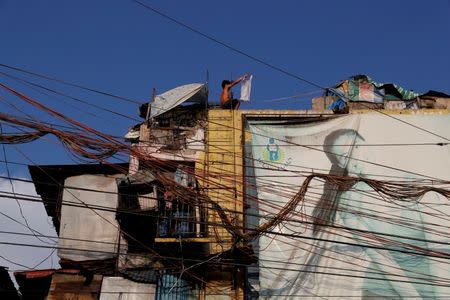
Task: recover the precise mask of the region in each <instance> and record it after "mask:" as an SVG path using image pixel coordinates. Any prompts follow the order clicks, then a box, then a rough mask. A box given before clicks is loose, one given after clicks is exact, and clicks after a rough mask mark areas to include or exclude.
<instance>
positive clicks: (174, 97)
mask: <svg viewBox="0 0 450 300" xmlns="http://www.w3.org/2000/svg"><path fill="white" fill-rule="evenodd" d="M205 99H206V88H205V85H204V84H203V83H191V84H186V85H182V86H179V87H176V88H174V89H171V90H169V91H167V92H164V93H162V94H161V95H157V96H156V97H155V99H154V101H153V102H151V110H150V117H151V118H154V117H156V116H159V115H160V114H163V113H165V112H167V111H169V110H171V109H172V108H174V107H176V106H178V105H180V104H182V103H183V102H185V101H188V100H190V101H194V100H195V101H197V102H199V101H202V100H205Z"/></svg>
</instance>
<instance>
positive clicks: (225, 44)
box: [131, 0, 450, 141]
mask: <svg viewBox="0 0 450 300" xmlns="http://www.w3.org/2000/svg"><path fill="white" fill-rule="evenodd" d="M131 1H133V2H135V3H137V4H138V5H140V6H141V7H144V8H145V9H147V10H149V11H151V12H153V13H155V14H157V15H159V16H161V17H163V18H165V19H167V20H169V21H171V22H173V23H175V24H177V25H179V26H181V27H183V28H185V29H187V30H189V31H191V32H193V33H195V34H198V35H200V36H202V37H204V38H206V39H208V40H210V41H212V42H214V43H216V44H219V45H221V46H223V47H225V48H227V49H229V50H231V51H233V52H235V53H238V54H240V55H242V56H245V57H247V58H249V59H251V60H253V61H255V62H257V63H260V64H262V65H264V66H266V67H268V68H270V69H273V70H275V71H278V72H280V73H282V74H284V75H287V76H289V77H291V78H294V79H297V80H299V81H301V82H304V83H307V84H309V85H312V86H314V87H316V88H319V89H321V90H323V91H328V90H329V89H328V88H326V87H324V86H322V85H320V84H318V83H315V82H313V81H311V80H308V79H306V78H305V77H303V76H300V75H297V74H294V73H292V72H290V71H288V70H286V69H284V68H281V67H278V66H276V65H274V64H271V63H268V62H267V61H265V60H263V59H260V58H257V57H256V56H254V55H251V54H249V53H247V52H246V51H243V50H240V49H238V48H236V47H234V46H231V45H230V44H229V43H226V42H223V41H221V40H220V39H218V38H216V37H214V36H212V35H210V34H207V33H205V32H203V31H201V30H199V29H196V28H194V27H193V26H191V25H188V24H186V23H184V22H182V21H180V20H178V19H176V18H174V17H172V16H170V15H168V14H166V13H164V12H162V11H161V10H159V9H156V8H155V7H153V6H151V5H149V4H147V3H144V2H142V1H139V0H131ZM344 98H346V99H347V100H350V99H349V98H348V97H344ZM362 104H363V106H365V107H366V108H368V109H370V110H373V111H376V112H379V113H381V114H382V115H385V116H387V117H389V118H392V119H395V120H397V121H399V122H402V123H404V124H407V125H409V126H412V127H414V128H416V129H418V130H421V131H424V132H427V133H429V134H431V135H434V136H436V137H439V138H441V139H444V140H447V141H450V139H449V138H447V137H444V136H442V135H439V134H436V133H434V132H432V131H430V130H427V129H425V128H422V127H419V126H417V125H414V124H412V123H409V122H406V121H404V120H402V119H399V118H396V117H394V116H392V115H389V114H386V113H384V112H381V111H380V110H377V109H373V108H372V107H370V106H368V105H364V103H362Z"/></svg>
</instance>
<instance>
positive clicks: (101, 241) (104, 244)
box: [58, 175, 119, 261]
mask: <svg viewBox="0 0 450 300" xmlns="http://www.w3.org/2000/svg"><path fill="white" fill-rule="evenodd" d="M62 201H63V203H62V206H61V227H60V239H59V241H58V245H59V247H60V248H59V249H58V256H59V257H60V258H63V259H69V260H74V261H84V260H97V259H107V258H112V257H115V256H116V253H117V244H118V243H117V240H118V235H119V234H118V232H119V229H118V223H117V221H116V212H115V210H116V209H117V203H118V195H117V184H116V180H115V178H113V177H107V176H101V175H81V176H74V177H69V178H67V179H66V180H65V182H64V191H63V197H62ZM87 207H91V208H96V207H101V208H102V210H99V209H89V208H87ZM105 208H106V209H108V208H109V209H111V211H107V210H105Z"/></svg>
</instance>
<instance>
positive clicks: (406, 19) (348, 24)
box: [0, 0, 450, 264]
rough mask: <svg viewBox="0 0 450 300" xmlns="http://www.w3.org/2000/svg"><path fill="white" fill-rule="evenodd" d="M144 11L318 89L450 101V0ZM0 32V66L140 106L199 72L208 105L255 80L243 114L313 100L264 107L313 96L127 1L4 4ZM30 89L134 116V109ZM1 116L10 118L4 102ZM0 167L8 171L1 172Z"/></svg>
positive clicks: (121, 127) (112, 120)
mask: <svg viewBox="0 0 450 300" xmlns="http://www.w3.org/2000/svg"><path fill="white" fill-rule="evenodd" d="M142 1H146V0H142ZM147 3H149V4H150V5H153V6H155V7H156V8H158V9H160V10H162V11H163V12H165V13H167V14H169V15H171V16H173V17H175V18H177V19H179V20H181V21H183V22H185V23H187V24H189V25H191V26H193V27H195V28H197V29H199V30H201V31H203V32H205V33H208V34H210V35H213V36H215V37H217V38H218V39H220V40H222V41H224V42H226V43H229V44H231V45H233V46H234V47H236V48H238V49H241V50H243V51H245V52H248V53H249V54H251V55H254V56H256V57H258V58H261V59H263V60H265V61H267V62H269V63H271V64H274V65H276V66H279V67H282V68H284V69H286V70H288V71H290V72H292V73H294V74H298V75H300V76H302V77H305V78H307V79H309V80H311V81H314V82H316V83H318V84H320V85H323V86H330V85H333V84H335V83H336V82H338V81H339V80H341V79H345V78H347V77H348V76H350V75H354V74H357V73H365V74H368V75H369V76H371V77H372V78H373V79H374V80H377V81H379V82H395V83H398V84H400V85H402V86H404V87H405V88H408V89H413V90H415V91H419V92H425V91H427V90H429V89H433V90H438V91H443V92H446V93H450V2H449V1H448V0H436V1H418V0H414V1H392V0H391V1H375V2H374V1H350V0H347V1H332V0H329V1H320V0H318V1H294V0H291V1H226V2H225V1H221V2H219V1H206V0H203V1H148V2H147ZM0 33H1V47H0V54H1V55H0V58H1V59H0V63H4V64H9V65H14V66H18V67H23V68H26V69H29V70H32V71H35V72H40V73H45V74H49V75H52V76H54V77H57V78H60V79H63V80H66V81H70V82H76V83H79V84H83V85H86V86H89V87H93V88H97V89H101V90H105V91H110V92H112V93H115V94H119V95H123V96H127V97H130V98H133V99H139V100H142V101H144V100H145V99H148V98H149V97H150V94H151V90H152V88H156V89H157V91H160V92H162V91H165V90H167V89H170V88H172V87H175V86H177V85H181V84H185V83H191V82H202V81H205V77H206V70H208V71H209V74H210V90H211V100H216V99H217V98H218V93H219V92H220V82H221V81H222V79H227V78H230V77H237V76H238V75H241V74H243V73H245V72H250V73H252V74H254V84H253V94H252V96H253V101H252V102H251V103H250V104H244V105H243V106H242V108H244V109H245V108H268V107H270V108H306V107H308V106H309V99H310V96H304V97H302V98H301V99H297V100H289V101H285V102H282V101H266V100H270V99H274V98H279V97H286V96H291V95H296V94H306V93H309V92H314V91H317V88H314V87H312V86H309V85H307V84H305V83H302V82H299V81H298V80H295V79H292V78H289V77H287V76H286V75H283V74H280V73H278V72H276V71H274V70H271V69H268V68H267V67H265V66H262V65H260V64H258V63H256V62H254V61H251V60H249V59H248V58H245V57H242V56H240V55H237V54H235V53H233V52H231V51H230V50H228V49H225V48H223V47H222V46H220V45H217V44H214V43H212V42H211V41H208V40H205V39H204V38H202V37H200V36H198V35H196V34H194V33H192V32H189V31H186V30H185V29H184V28H181V27H180V26H178V25H176V24H173V23H171V22H169V21H167V20H165V19H163V18H162V17H160V16H158V15H155V14H154V13H152V12H150V11H148V10H145V9H144V8H142V7H141V6H139V5H137V4H136V3H134V2H133V1H131V0H96V1H92V0H89V1H88V0H77V1H57V0H52V1H50V0H39V1H25V0H0ZM1 71H5V69H1ZM8 72H9V71H8ZM15 74H18V73H15ZM27 78H28V79H31V77H27ZM1 81H2V82H6V83H8V84H11V85H13V86H14V87H15V88H17V89H19V90H21V91H23V92H24V93H27V94H28V95H30V96H33V97H35V98H36V99H38V100H40V101H42V102H43V103H46V104H47V105H49V106H52V107H54V108H56V109H57V110H60V111H62V112H64V113H66V114H68V115H69V116H72V117H74V118H76V119H78V120H80V121H82V122H86V123H87V124H89V125H91V126H93V127H95V128H97V129H100V130H104V131H106V132H108V133H112V134H116V135H123V134H124V133H125V132H126V131H127V128H128V127H130V126H131V125H133V124H134V123H136V122H135V121H132V120H127V119H121V118H118V117H116V116H112V115H110V114H108V113H105V112H101V111H96V110H93V109H91V108H86V107H85V106H84V105H80V104H73V103H72V104H70V105H68V104H66V103H64V102H62V100H61V99H59V98H58V97H48V96H46V95H43V94H41V93H38V92H36V91H34V90H32V89H30V88H27V87H24V86H21V85H19V84H17V83H14V82H13V81H11V80H5V79H4V78H3V77H2V79H1ZM38 82H39V83H45V84H47V85H49V86H52V87H54V88H58V89H60V90H62V91H64V92H65V93H68V94H70V95H72V96H75V97H80V98H82V99H84V100H86V101H90V102H92V103H95V104H98V105H102V106H105V107H108V108H109V109H111V110H117V111H120V112H122V113H125V114H128V115H130V116H132V117H137V112H138V106H137V105H132V104H125V103H120V102H117V101H116V100H114V99H111V98H107V97H100V96H95V95H92V94H88V93H83V92H80V91H78V90H76V89H69V88H67V87H64V86H60V85H55V84H51V83H48V82H45V81H38ZM316 94H317V93H316ZM0 97H2V99H7V100H8V101H10V102H12V103H14V104H15V105H18V106H19V107H20V108H21V109H22V110H24V111H27V112H29V113H32V114H34V115H35V116H37V117H39V118H44V115H43V114H41V113H36V112H35V110H34V109H30V108H27V106H26V105H25V104H23V103H20V102H19V100H18V99H16V98H14V97H11V96H10V95H8V94H6V93H5V92H2V91H0ZM64 101H67V100H64ZM0 107H1V109H2V110H3V111H7V112H11V113H14V109H12V108H10V107H8V106H6V105H5V104H4V103H2V101H0ZM92 114H94V115H95V117H94V116H93V115H92ZM45 118H46V117H45ZM46 119H48V120H50V119H49V118H46ZM6 148H7V154H8V159H10V160H12V161H22V162H26V163H30V162H29V161H27V160H26V159H25V158H24V157H23V156H22V155H21V154H19V153H18V151H17V148H15V146H7V147H6ZM18 148H19V149H20V150H21V151H23V152H24V153H26V154H27V155H28V156H29V157H30V158H31V159H32V160H33V161H34V162H36V163H39V164H56V163H70V162H71V160H70V159H69V158H68V156H67V155H66V154H64V150H63V148H61V147H59V146H57V143H56V142H55V141H48V140H45V141H41V142H35V143H32V144H29V145H21V146H18ZM1 168H2V169H1V172H2V173H3V174H4V173H5V169H4V165H2V166H1ZM11 169H12V172H13V175H15V176H27V173H26V169H24V168H21V167H18V166H11ZM0 205H1V204H0ZM0 264H1V261H0Z"/></svg>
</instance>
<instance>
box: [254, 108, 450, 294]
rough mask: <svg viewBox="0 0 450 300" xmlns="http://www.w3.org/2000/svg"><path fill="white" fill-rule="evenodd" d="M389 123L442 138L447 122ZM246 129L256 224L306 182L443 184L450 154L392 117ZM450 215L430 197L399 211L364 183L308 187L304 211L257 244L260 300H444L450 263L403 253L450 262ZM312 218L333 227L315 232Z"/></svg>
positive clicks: (440, 118)
mask: <svg viewBox="0 0 450 300" xmlns="http://www.w3.org/2000/svg"><path fill="white" fill-rule="evenodd" d="M394 117H395V118H398V119H401V120H402V121H404V122H407V123H411V124H414V125H415V126H419V127H421V128H424V129H427V130H430V131H432V132H435V133H437V134H440V135H442V136H447V135H448V128H450V118H449V115H448V114H447V115H439V114H428V115H427V114H425V113H424V114H415V115H395V116H394ZM249 127H250V131H251V134H252V135H251V144H250V147H251V153H252V156H253V162H254V165H253V166H249V167H248V168H247V169H248V170H250V169H251V170H250V171H251V172H254V175H255V177H254V178H255V179H254V182H248V184H247V189H251V186H252V184H255V185H256V191H255V192H256V194H257V196H258V202H257V205H256V204H255V202H254V201H253V203H252V200H251V199H250V200H247V201H248V202H249V203H248V204H250V205H253V206H255V205H256V206H257V210H258V212H259V214H260V216H261V217H260V220H259V222H260V223H263V222H265V221H266V220H265V218H264V217H266V216H271V215H274V214H275V213H277V212H278V211H279V209H280V207H281V206H282V205H284V204H285V203H286V202H288V201H289V200H290V199H291V198H292V196H294V194H295V193H297V192H298V190H299V187H300V186H301V184H302V183H303V180H304V178H305V177H304V175H305V174H310V173H311V172H318V173H325V174H337V175H350V176H359V177H366V178H372V179H379V180H388V181H394V180H397V181H398V180H407V181H414V180H417V179H419V178H422V175H424V176H430V177H433V178H440V179H444V180H450V171H449V170H450V155H449V151H450V146H448V145H446V146H445V145H444V146H439V145H419V144H423V143H436V142H444V141H445V140H443V139H441V138H438V137H436V136H433V135H431V134H430V133H426V132H423V131H420V130H418V129H417V128H414V127H412V126H410V125H408V124H406V123H402V122H399V121H398V120H395V119H394V118H390V117H389V116H384V115H380V114H376V113H373V114H372V113H371V114H362V115H347V116H342V117H339V118H334V119H329V120H325V121H318V122H314V123H307V124H293V125H287V124H283V123H281V122H280V123H278V124H277V123H276V122H269V123H268V121H267V120H265V121H260V122H258V121H252V122H250V124H249ZM389 144H391V146H388V145H389ZM392 144H396V145H392ZM398 144H408V145H404V146H399V145H398ZM412 144H416V145H415V146H413V145H412ZM377 145H379V146H377ZM385 166H388V167H385ZM252 178H253V177H250V180H252ZM429 184H430V183H429ZM446 188H448V185H447V186H446ZM248 192H250V193H252V192H253V193H254V191H248ZM324 207H327V209H324ZM302 213H305V214H302ZM449 214H450V206H449V202H448V199H446V198H444V197H442V196H440V195H439V194H436V193H433V192H429V193H427V194H425V195H424V196H423V197H422V198H421V199H417V201H409V202H400V203H399V202H396V201H392V199H389V198H387V199H383V198H382V197H380V196H379V195H378V194H376V193H374V190H373V189H372V188H370V187H369V186H368V185H366V184H364V183H359V184H356V185H355V186H352V187H350V188H349V189H348V190H338V189H337V187H336V186H333V185H332V184H330V183H325V184H324V182H323V181H319V180H313V181H312V182H311V184H310V189H309V190H308V192H307V194H306V198H305V201H304V203H303V205H302V206H299V207H297V208H296V210H295V212H294V214H293V215H291V216H290V218H289V219H288V220H287V221H285V222H284V223H282V224H281V225H279V226H278V227H276V228H274V229H273V230H272V231H273V232H274V233H279V234H270V233H267V234H264V235H263V236H261V237H260V238H259V244H258V247H259V250H258V251H259V253H258V256H259V265H258V268H259V294H260V298H261V299H288V298H289V299H292V298H301V299H320V298H324V299H374V297H375V298H376V299H392V298H395V299H401V298H405V299H406V298H409V297H413V298H418V299H420V298H425V297H427V298H430V299H436V298H439V299H441V298H449V297H450V287H449V284H448V280H449V279H450V263H449V261H448V259H443V258H437V257H430V256H426V255H411V254H408V253H404V251H403V250H405V247H409V248H408V249H409V250H410V251H411V247H412V248H413V249H414V247H418V248H420V249H429V250H430V251H438V252H444V253H448V254H450V235H449V232H450V221H449V219H448V215H449ZM313 217H315V218H313ZM318 218H321V219H322V220H324V219H326V220H329V222H330V223H328V224H333V227H331V226H321V227H319V226H315V225H313V224H314V221H315V220H317V219H318ZM342 227H346V228H349V229H350V230H344V229H343V228H342ZM355 229H356V230H355ZM357 230H360V231H357ZM363 231H368V232H371V233H372V234H366V235H364V234H362V232H363ZM375 233H376V235H375ZM389 234H390V235H389ZM436 241H438V242H437V243H436ZM402 243H403V244H402ZM368 245H369V246H370V245H372V247H369V246H368ZM405 245H407V246H405ZM402 251H403V252H402ZM439 280H441V281H439ZM445 280H446V281H445ZM377 297H378V298H377Z"/></svg>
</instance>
